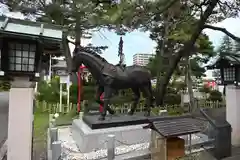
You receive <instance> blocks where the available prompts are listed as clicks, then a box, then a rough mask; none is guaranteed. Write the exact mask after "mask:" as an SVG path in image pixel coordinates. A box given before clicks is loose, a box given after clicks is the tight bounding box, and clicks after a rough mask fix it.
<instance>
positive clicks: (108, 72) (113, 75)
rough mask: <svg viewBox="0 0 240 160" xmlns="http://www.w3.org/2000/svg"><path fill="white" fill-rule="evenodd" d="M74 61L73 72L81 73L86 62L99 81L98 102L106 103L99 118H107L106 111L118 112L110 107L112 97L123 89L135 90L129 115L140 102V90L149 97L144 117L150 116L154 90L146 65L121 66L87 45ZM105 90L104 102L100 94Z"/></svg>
mask: <svg viewBox="0 0 240 160" xmlns="http://www.w3.org/2000/svg"><path fill="white" fill-rule="evenodd" d="M72 62H73V66H72V67H73V68H72V69H73V72H77V70H78V68H79V66H80V65H81V64H84V65H85V66H86V67H87V68H88V70H89V71H90V73H91V74H92V76H93V78H94V79H96V80H97V83H98V88H97V92H96V101H97V102H98V103H99V104H101V103H103V106H104V107H103V112H102V113H101V115H100V117H99V120H105V116H106V111H108V112H109V113H110V114H114V110H112V109H111V108H110V107H109V103H110V99H111V97H112V95H113V93H114V92H116V91H118V90H120V89H128V88H131V89H132V91H133V93H134V98H133V105H132V108H131V109H130V111H129V112H128V114H129V115H133V114H134V112H135V110H136V107H137V105H138V103H139V99H140V92H142V93H143V95H144V97H145V98H146V104H145V113H144V116H150V111H151V107H152V106H153V93H152V85H151V73H150V71H149V70H147V69H146V68H144V67H142V66H137V65H133V66H127V67H124V68H123V67H120V66H117V65H113V64H110V63H108V62H107V61H106V59H104V58H102V57H101V56H100V55H99V54H98V53H96V52H94V51H92V50H88V49H85V48H75V50H74V56H73V59H72ZM103 92H104V100H103V102H101V100H100V95H101V94H102V93H103Z"/></svg>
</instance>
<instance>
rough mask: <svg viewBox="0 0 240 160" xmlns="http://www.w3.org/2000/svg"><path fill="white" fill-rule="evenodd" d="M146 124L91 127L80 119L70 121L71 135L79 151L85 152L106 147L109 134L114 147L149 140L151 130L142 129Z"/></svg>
mask: <svg viewBox="0 0 240 160" xmlns="http://www.w3.org/2000/svg"><path fill="white" fill-rule="evenodd" d="M146 125H147V124H141V125H130V126H123V127H112V128H105V129H91V128H90V127H89V126H88V125H86V124H85V123H84V121H82V120H81V119H75V120H74V121H73V123H72V136H73V139H74V141H75V142H76V144H77V146H78V148H79V149H80V151H81V152H83V153H86V152H92V151H94V150H99V149H106V148H107V140H108V137H107V136H108V135H109V134H113V135H115V139H116V141H115V146H116V147H117V146H120V145H133V144H138V143H146V142H150V137H151V130H150V129H143V126H146Z"/></svg>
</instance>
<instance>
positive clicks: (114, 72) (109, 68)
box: [103, 64, 128, 79]
mask: <svg viewBox="0 0 240 160" xmlns="http://www.w3.org/2000/svg"><path fill="white" fill-rule="evenodd" d="M125 68H126V67H124V66H122V65H119V64H118V65H116V66H115V65H113V64H105V65H104V67H103V74H104V75H107V76H111V77H115V78H119V79H124V78H126V77H127V76H128V75H127V73H126V70H125Z"/></svg>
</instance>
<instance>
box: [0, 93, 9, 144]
mask: <svg viewBox="0 0 240 160" xmlns="http://www.w3.org/2000/svg"><path fill="white" fill-rule="evenodd" d="M7 129H8V92H0V145H1V143H2V141H3V140H4V139H6V137H7Z"/></svg>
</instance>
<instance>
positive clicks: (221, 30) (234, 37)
mask: <svg viewBox="0 0 240 160" xmlns="http://www.w3.org/2000/svg"><path fill="white" fill-rule="evenodd" d="M204 28H208V29H212V30H215V31H220V32H223V33H225V34H226V35H228V36H229V37H231V38H232V39H233V40H235V41H237V42H240V37H237V36H235V35H234V34H232V33H231V32H229V31H228V30H227V29H226V28H222V27H216V26H212V25H208V24H206V25H204Z"/></svg>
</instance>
